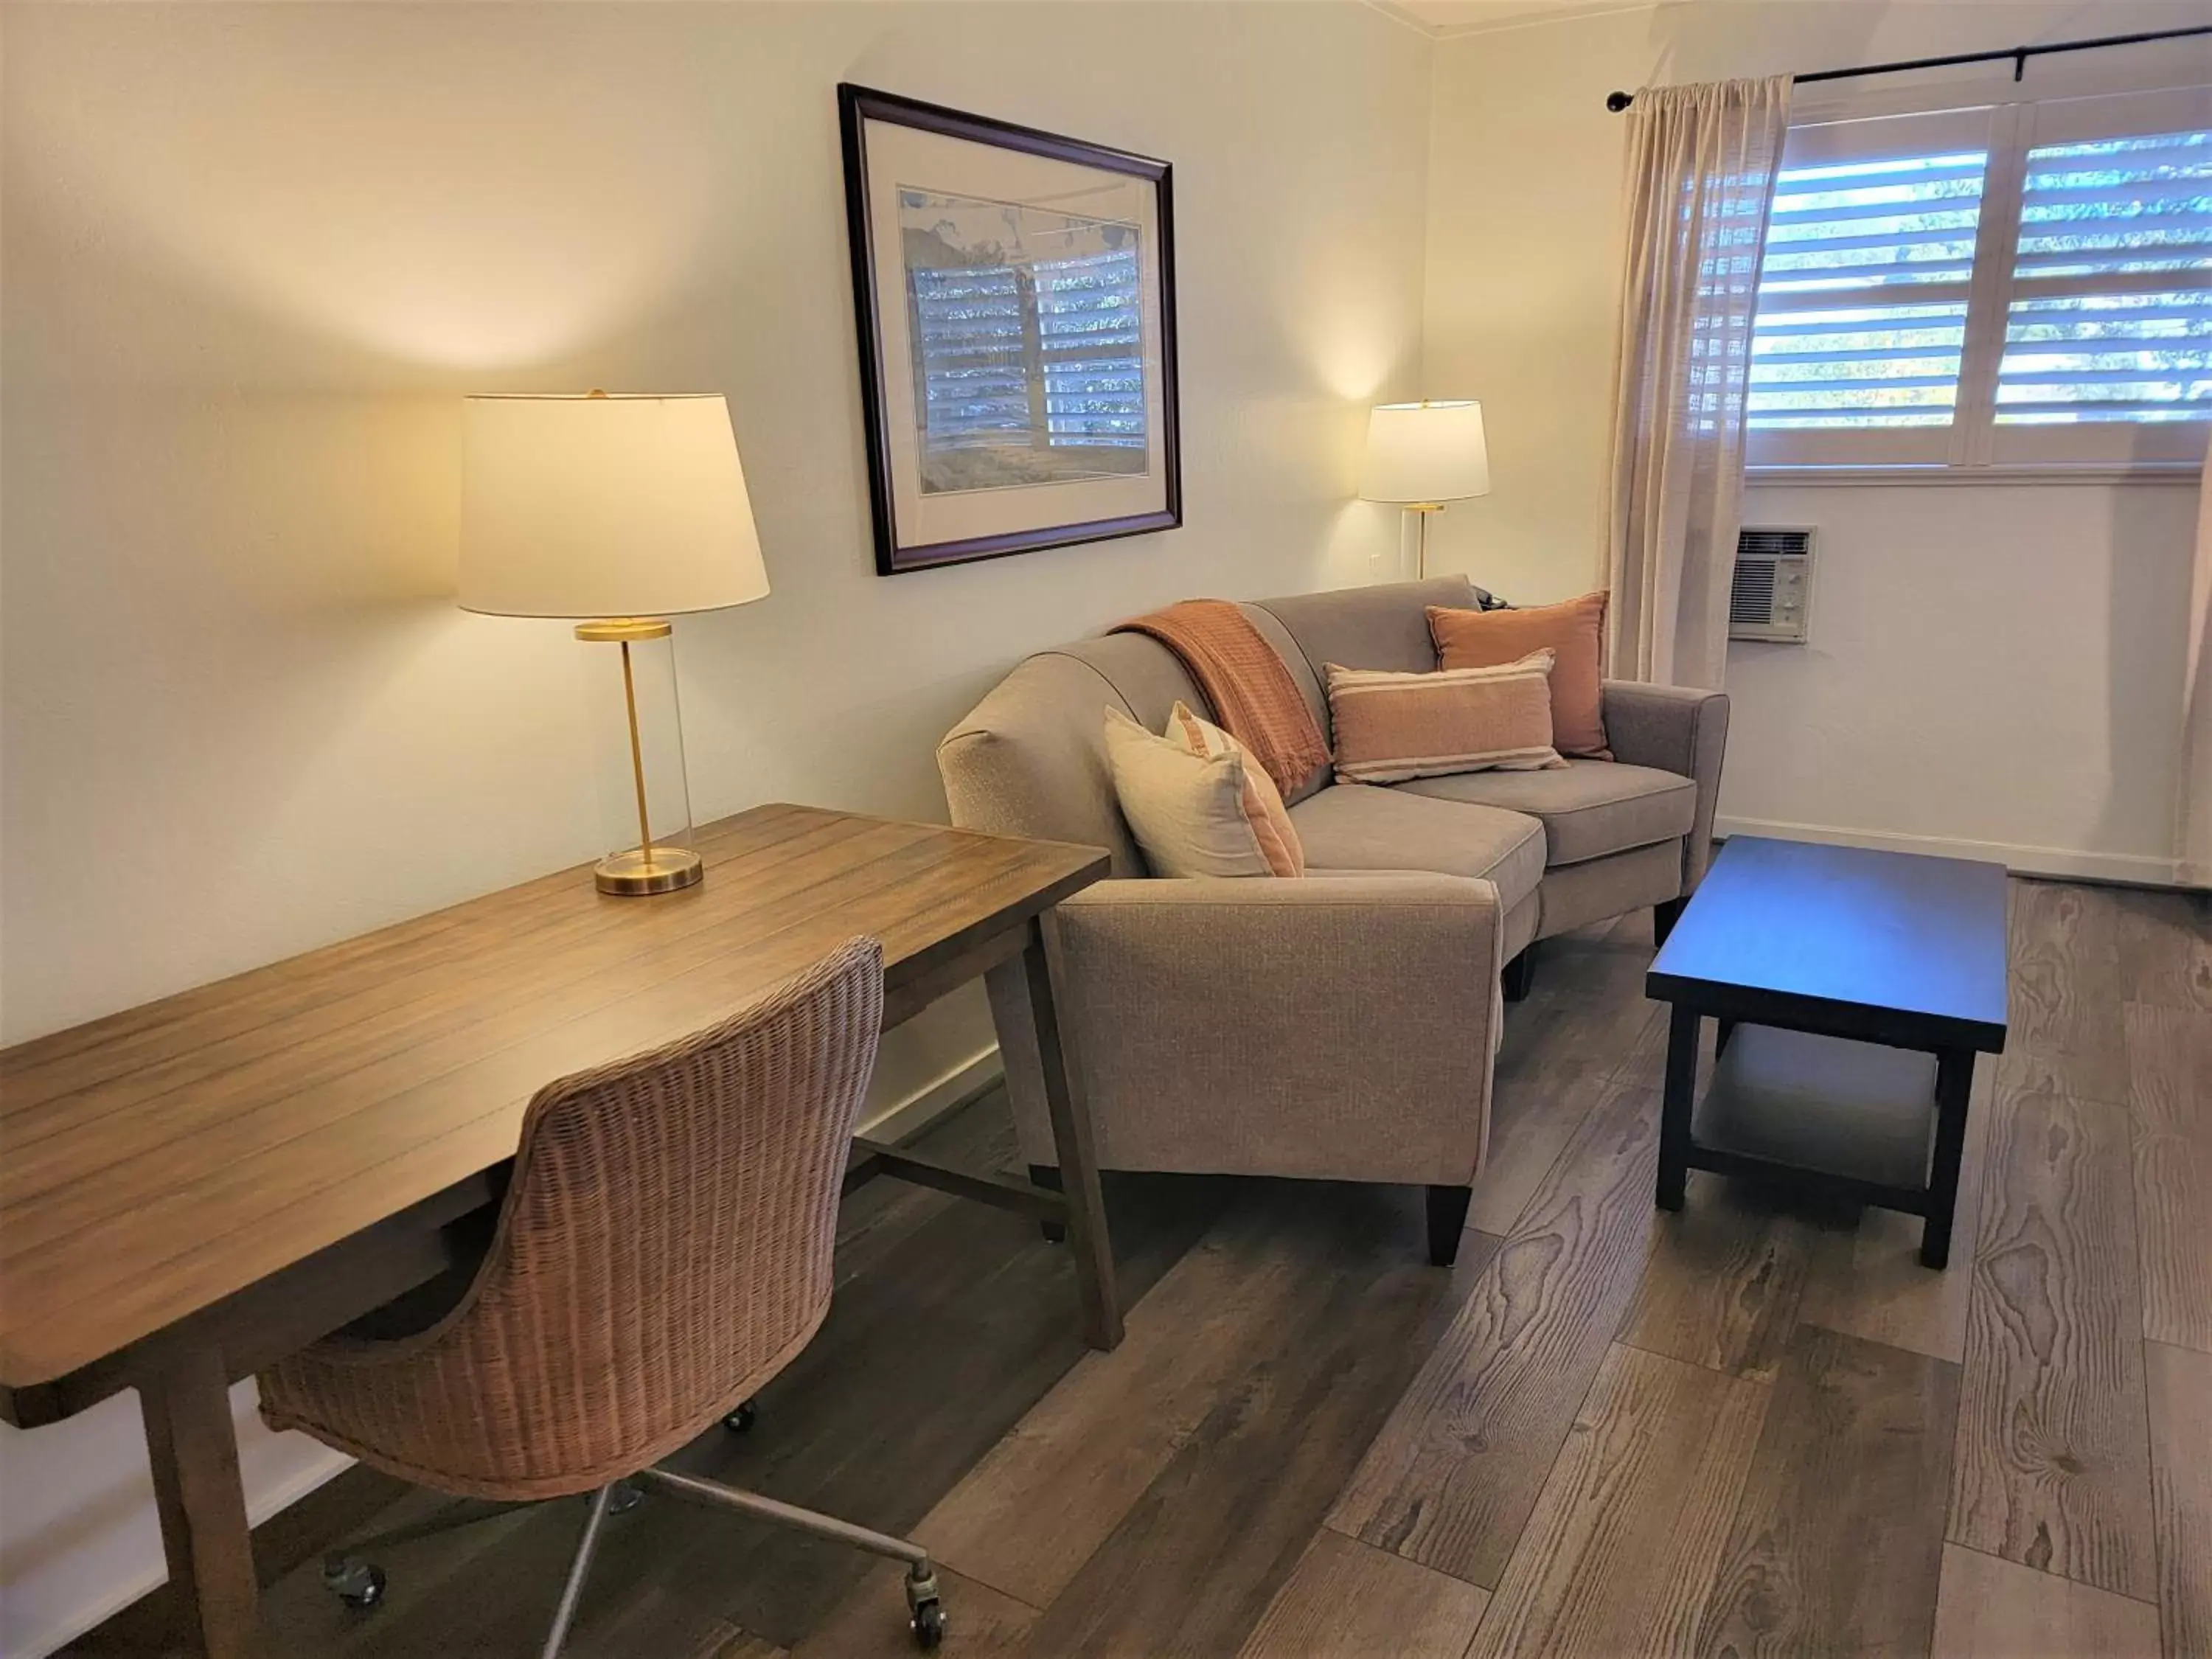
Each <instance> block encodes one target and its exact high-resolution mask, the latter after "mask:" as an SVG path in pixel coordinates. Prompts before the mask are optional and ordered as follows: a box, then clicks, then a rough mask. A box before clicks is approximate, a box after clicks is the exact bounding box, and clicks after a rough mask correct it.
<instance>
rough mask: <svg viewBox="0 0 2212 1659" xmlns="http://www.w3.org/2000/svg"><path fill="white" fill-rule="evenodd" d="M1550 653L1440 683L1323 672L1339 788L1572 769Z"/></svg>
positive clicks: (1455, 672) (1451, 671) (1444, 672)
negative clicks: (1556, 717) (1559, 737)
mask: <svg viewBox="0 0 2212 1659" xmlns="http://www.w3.org/2000/svg"><path fill="white" fill-rule="evenodd" d="M1552 663H1553V652H1552V651H1551V650H1550V649H1548V648H1547V649H1545V650H1542V651H1533V652H1531V653H1528V655H1527V656H1525V657H1523V658H1522V659H1520V660H1519V661H1518V662H1510V663H1501V664H1499V665H1498V666H1497V667H1494V668H1446V669H1440V670H1438V671H1437V672H1435V673H1433V674H1399V673H1392V672H1389V671H1384V670H1381V669H1368V668H1341V667H1339V666H1338V665H1336V664H1334V663H1328V664H1327V665H1325V669H1326V672H1327V675H1328V712H1329V718H1330V720H1331V721H1332V722H1333V723H1334V726H1335V727H1336V776H1337V781H1339V782H1340V783H1400V782H1402V781H1405V780H1406V779H1407V778H1430V777H1436V776H1437V775H1441V774H1443V773H1446V772H1486V771H1492V770H1495V771H1501V772H1533V771H1536V770H1538V769H1544V768H1549V767H1557V766H1565V764H1566V762H1565V761H1564V760H1562V759H1560V758H1559V750H1556V749H1554V748H1553V746H1552Z"/></svg>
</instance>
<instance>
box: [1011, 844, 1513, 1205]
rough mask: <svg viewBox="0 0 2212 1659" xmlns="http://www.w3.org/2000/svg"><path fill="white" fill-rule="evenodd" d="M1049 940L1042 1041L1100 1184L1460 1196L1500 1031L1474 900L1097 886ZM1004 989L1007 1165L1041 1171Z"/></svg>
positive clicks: (1407, 884)
mask: <svg viewBox="0 0 2212 1659" xmlns="http://www.w3.org/2000/svg"><path fill="white" fill-rule="evenodd" d="M1055 926H1056V927H1057V929H1058V933H1059V950H1058V952H1057V967H1058V975H1059V982H1058V986H1057V989H1058V995H1059V998H1060V1005H1061V1006H1060V1015H1061V1029H1062V1031H1063V1032H1064V1033H1065V1034H1066V1036H1067V1037H1068V1039H1069V1041H1070V1042H1071V1044H1072V1047H1073V1055H1072V1059H1073V1060H1074V1062H1075V1063H1076V1064H1077V1065H1078V1066H1080V1068H1081V1073H1082V1076H1083V1079H1084V1085H1085V1091H1086V1094H1087V1096H1088V1098H1089V1101H1090V1105H1091V1119H1092V1123H1093V1127H1094V1129H1095V1132H1096V1134H1097V1142H1098V1150H1099V1161H1100V1163H1101V1164H1102V1166H1103V1167H1105V1168H1108V1169H1137V1170H1192V1171H1209V1172H1218V1173H1240V1174H1258V1175H1277V1176H1318V1177H1325V1178H1332V1179H1338V1180H1350V1181H1388V1182H1422V1183H1426V1184H1431V1185H1464V1184H1465V1183H1466V1182H1468V1181H1470V1180H1472V1179H1473V1177H1474V1170H1475V1169H1476V1167H1477V1165H1478V1164H1479V1163H1480V1159H1481V1157H1482V1152H1483V1146H1484V1141H1485V1138H1486V1134H1487V1131H1488V1125H1489V1115H1490V1075H1491V1056H1492V1050H1493V1048H1494V1046H1495V1043H1494V1036H1495V1033H1496V1031H1497V1029H1498V1027H1497V1020H1498V1012H1497V995H1498V970H1499V967H1500V965H1501V963H1500V949H1501V941H1502V939H1503V918H1502V915H1501V913H1500V908H1499V905H1498V890H1497V888H1496V887H1495V886H1493V885H1492V884H1491V883H1489V882H1487V881H1479V880H1474V879H1471V878H1465V877H1455V876H1431V875H1421V874H1416V873H1412V872H1377V873H1374V874H1357V875H1334V874H1333V875H1325V876H1308V877H1304V878H1297V879H1292V880H1279V881H1278V880H1249V881H1224V880H1205V879H1200V880H1136V881H1104V882H1101V883H1099V884H1097V885H1096V886H1093V887H1090V888H1086V889H1085V890H1083V891H1082V892H1080V893H1079V894H1077V895H1075V896H1073V898H1071V899H1069V900H1067V901H1066V902H1065V903H1063V904H1062V905H1061V906H1060V910H1059V913H1058V916H1057V921H1056V923H1055ZM1013 988H1014V987H1013V986H1012V982H1011V976H1001V977H1000V979H999V980H996V981H994V984H993V993H994V994H993V1006H994V1013H996V1014H997V1015H998V1017H999V1027H1000V1043H1001V1046H1002V1048H1004V1050H1005V1052H1006V1066H1007V1073H1008V1077H1009V1080H1010V1083H1011V1084H1012V1093H1013V1096H1014V1100H1015V1105H1016V1109H1017V1115H1018V1118H1019V1119H1020V1120H1022V1124H1021V1127H1022V1140H1023V1146H1024V1151H1025V1152H1026V1153H1027V1154H1028V1155H1029V1157H1030V1161H1032V1162H1037V1163H1044V1162H1050V1161H1052V1160H1051V1159H1050V1158H1049V1156H1048V1155H1046V1149H1048V1146H1049V1140H1048V1137H1047V1136H1046V1135H1045V1133H1044V1131H1043V1127H1042V1103H1041V1101H1040V1100H1038V1099H1037V1097H1036V1091H1035V1086H1034V1070H1035V1064H1036V1059H1035V1056H1036V1050H1035V1046H1034V1042H1033V1041H1032V1040H1030V1033H1029V1032H1028V1031H1027V1030H1024V1029H1023V1027H1024V1025H1025V1024H1026V1022H1025V1020H1024V1019H1023V1018H1022V1017H1021V1016H1022V1014H1023V1013H1024V1012H1025V1009H1017V1008H1013V1007H1010V1006H1007V1003H1008V996H1007V993H1009V992H1010V991H1012V989H1013ZM1024 1073H1028V1076H1026V1077H1025V1076H1024ZM1025 1096H1026V1097H1028V1098H1027V1099H1025V1098H1024V1097H1025Z"/></svg>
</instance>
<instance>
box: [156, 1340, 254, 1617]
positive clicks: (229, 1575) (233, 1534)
mask: <svg viewBox="0 0 2212 1659" xmlns="http://www.w3.org/2000/svg"><path fill="white" fill-rule="evenodd" d="M138 1403H139V1410H140V1412H141V1413H142V1414H143V1416H144V1419H145V1423H146V1450H147V1453H148V1455H149V1456H150V1457H151V1458H152V1460H153V1465H154V1502H155V1508H156V1509H157V1510H160V1512H161V1549H162V1553H164V1554H165V1555H166V1556H167V1558H168V1563H169V1581H170V1583H173V1584H174V1585H176V1587H177V1589H178V1590H179V1593H180V1595H182V1597H183V1601H184V1605H185V1608H186V1615H185V1616H186V1620H187V1623H188V1626H189V1628H190V1632H191V1635H192V1636H194V1637H196V1638H197V1649H198V1650H199V1651H200V1652H202V1653H204V1654H205V1655H206V1656H207V1659H243V1656H246V1655H248V1654H251V1653H252V1652H253V1651H254V1650H255V1638H254V1627H255V1622H256V1618H257V1611H256V1607H255V1602H256V1601H257V1599H258V1588H257V1585H256V1583H255V1580H254V1575H253V1534H252V1528H250V1527H249V1526H248V1525H247V1523H246V1489H245V1487H244V1486H241V1485H240V1481H239V1475H238V1436H237V1431H235V1430H234V1428H233V1427H232V1425H231V1420H230V1379H229V1377H228V1374H227V1372H226V1369H225V1367H224V1365H223V1363H222V1352H221V1351H220V1350H219V1349H217V1348H216V1347H214V1346H196V1347H189V1348H178V1349H176V1350H173V1352H170V1353H169V1354H168V1355H167V1356H166V1357H165V1358H164V1360H163V1363H162V1365H161V1370H160V1371H159V1372H158V1373H157V1374H155V1375H152V1376H143V1377H142V1378H140V1379H139V1383H138Z"/></svg>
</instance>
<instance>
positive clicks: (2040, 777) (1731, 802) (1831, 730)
mask: <svg viewBox="0 0 2212 1659" xmlns="http://www.w3.org/2000/svg"><path fill="white" fill-rule="evenodd" d="M2202 22H2212V0H2149V3H2142V0H2093V3H2072V4H2012V3H2006V0H1991V3H1980V4H1972V5H1967V4H1927V3H1884V0H1848V3H1836V0H1790V3H1786V4H1785V3H1776V0H1770V3H1764V4H1741V3H1729V0H1699V3H1697V4H1695V5H1660V6H1646V7H1641V8H1636V9H1624V10H1621V11H1618V12H1614V13H1610V14H1607V15H1598V16H1585V17H1581V18H1577V19H1574V20H1571V21H1559V22H1554V23H1546V24H1536V25H1532V26H1528V27H1517V28H1509V29H1498V30H1492V31H1488V32H1484V33H1473V34H1463V35H1460V36H1456V37H1455V38H1450V39H1448V40H1444V41H1443V42H1441V43H1440V44H1439V46H1438V49H1437V76H1436V85H1435V89H1434V93H1433V99H1434V113H1433V118H1432V119H1433V130H1434V135H1435V136H1434V142H1433V143H1432V146H1431V154H1430V172H1429V198H1430V219H1429V245H1428V281H1427V290H1426V292H1427V300H1426V305H1427V319H1428V320H1427V329H1426V334H1425V363H1424V390H1425V392H1426V393H1427V394H1428V395H1430V396H1432V397H1479V398H1482V399H1483V403H1484V412H1485V415H1486V417H1487V425H1488V429H1489V441H1490V453H1491V467H1492V480H1493V483H1492V491H1493V493H1492V495H1489V496H1488V497H1486V498H1485V499H1483V500H1480V501H1468V502H1464V503H1462V504H1460V505H1458V506H1455V507H1453V508H1452V509H1451V511H1449V513H1445V514H1443V517H1442V519H1441V520H1440V521H1439V522H1438V524H1437V526H1436V527H1435V530H1434V531H1433V532H1432V534H1431V544H1430V561H1431V565H1432V566H1434V567H1436V568H1443V569H1455V568H1456V569H1464V570H1467V571H1468V572H1469V573H1470V574H1473V575H1474V578H1475V580H1478V581H1480V582H1481V583H1483V584H1484V585H1485V586H1489V587H1492V588H1494V589H1496V590H1497V591H1498V592H1501V593H1503V594H1504V595H1505V596H1507V597H1508V598H1510V599H1522V600H1542V599H1557V598H1563V597H1565V596H1567V595H1570V594H1573V593H1577V592H1583V591H1585V590H1587V589H1589V588H1590V587H1593V586H1600V585H1601V584H1602V581H1603V539H1602V521H1603V513H1604V500H1605V470H1606V464H1607V445H1608V442H1609V435H1610V421H1611V405H1610V399H1611V374H1612V366H1613V333H1614V322H1615V317H1616V315H1617V308H1618V281H1619V255H1618V242H1617V236H1618V215H1619V205H1620V159H1621V118H1620V117H1619V116H1616V115H1613V114H1610V113H1608V112H1607V110H1606V109H1605V106H1604V97H1605V94H1607V92H1608V91H1610V90H1612V89H1613V88H1616V87H1620V88H1628V89H1631V90H1632V89H1634V88H1637V87H1638V86H1642V85H1644V84H1646V83H1649V82H1688V81H1705V80H1712V79H1717V78H1720V77H1723V76H1748V75H1766V74H1774V73H1779V72H1782V71H1784V70H1815V69H1823V68H1829V67H1835V66H1840V65H1844V64H1854V63H1870V62H1880V61H1883V60H1886V59H1894V58H1917V57H1922V56H1931V55H1936V54H1940V53H1945V52H1966V51H1974V50H1979V49H1986V48H1989V47H1992V46H2013V45H2015V44H2018V43H2020V42H2021V41H2037V40H2066V39H2069V38H2078V37H2081V36H2084V35H2098V34H2110V33H2124V32H2129V31H2132V30H2136V29H2153V28H2161V27H2181V26H2184V25H2186V24H2190V23H2202ZM2185 50H2189V49H2188V48H2185V47H2181V46H2175V45H2173V44H2172V43H2168V44H2167V45H2165V46H2148V47H2139V48H2132V49H2130V51H2128V52H2107V53H2098V54H2092V55H2087V56H2084V57H2082V58H2063V59H2062V58H2045V59H2042V60H2039V61H2038V62H2036V63H2034V64H2031V66H2030V68H2029V70H2028V75H2029V77H2030V82H2031V84H2034V85H2039V86H2045V87H2050V88H2054V89H2055V88H2057V86H2058V85H2059V84H2060V83H2061V82H2062V81H2063V79H2064V78H2065V77H2066V76H2071V75H2079V74H2081V73H2085V72H2088V71H2087V70H2086V66H2087V65H2090V64H2094V65H2095V66H2096V67H2095V70H2094V71H2093V73H2094V74H2096V75H2097V76H2128V75H2130V74H2133V73H2153V72H2157V71H2159V70H2160V69H2161V67H2162V66H2164V67H2170V65H2171V63H2172V54H2174V53H2177V52H2183V51H2185ZM2010 74H2011V67H2010V65H2009V64H2005V65H2000V66H1997V67H1996V68H1994V69H1980V70H1968V71H1959V70H1952V71H1948V72H1946V73H1945V74H1943V75H1923V76H1920V77H1917V78H1918V79H1920V80H1921V81H1922V82H1923V83H1933V82H1941V83H1942V84H1945V85H1949V86H1954V87H1956V88H1961V89H1962V90H1961V92H1960V95H1959V97H1958V98H1957V99H1956V100H1955V101H1957V102H1960V103H1966V102H1972V100H1973V93H1972V88H1974V87H1976V86H1988V85H1990V84H1992V83H1993V82H1992V80H1991V77H1994V83H1995V84H2002V83H2004V82H2006V81H2008V78H2009V76H2010ZM1859 84H1861V85H1866V86H1873V85H1877V84H1878V85H1881V87H1882V88H1884V89H1885V91H1889V90H1893V89H1894V88H1897V87H1898V86H1899V84H1900V82H1898V81H1894V80H1892V81H1887V82H1880V83H1876V82H1864V83H1859ZM1803 90H1804V91H1805V92H1807V93H1810V92H1811V91H1812V89H1811V88H1806V89H1803ZM1744 513H1745V518H1746V520H1747V522H1753V523H1771V524H1812V525H1816V526H1819V527H1820V563H1819V570H1818V574H1817V580H1816V588H1815V593H1814V622H1813V629H1814V640H1813V642H1812V644H1811V645H1809V646H1807V647H1777V646H1744V645H1738V646H1736V647H1733V648H1732V649H1731V651H1730V653H1729V690H1731V692H1732V693H1733V694H1734V707H1733V711H1732V712H1733V723H1732V726H1731V729H1730V736H1729V762H1728V769H1727V773H1726V776H1725V780H1724V782H1723V791H1722V812H1723V826H1722V827H1723V829H1729V828H1731V827H1733V828H1739V829H1765V828H1770V827H1777V826H1785V825H1786V826H1789V829H1787V831H1786V833H1791V834H1796V835H1808V834H1817V833H1827V834H1834V835H1838V836H1844V837H1847V838H1849V839H1853V840H1858V841H1863V842H1872V843H1875V844H1889V845H1897V846H1900V847H1905V848H1924V849H1926V850H1947V849H1946V847H1945V845H1944V844H1946V843H1948V850H1954V851H1958V852H1960V853H1963V854H1968V855H1972V856H1982V857H1988V858H1996V859H2003V860H2008V861H2009V862H2011V863H2013V864H2014V865H2015V866H2018V867H2021V868H2027V869H2038V870H2046V871H2055V872H2075V873H2082V874H2093V875H2104V876H2112V877H2118V878H2133V879H2165V878H2167V877H2169V876H2170V875H2171V873H2172V856H2173V852H2174V848H2173V843H2172V836H2173V828H2172V822H2173V820H2172V811H2173V808H2172V801H2173V792H2174V788H2175V782H2176V766H2175V757H2176V756H2177V754H2178V752H2179V741H2180V739H2179V720H2180V707H2181V692H2180V679H2181V672H2182V667H2181V664H2182V627H2181V617H2182V613H2183V610H2184V606H2185V601H2186V599H2187V595H2188V581H2189V578H2188V561H2189V549H2190V544H2191V533H2192V526H2193V523H2194V519H2195V513H2196V491H2195V490H2194V489H2193V488H2189V487H2174V486H2172V485H2141V484H2130V485H2126V486H2120V487H2111V486H2107V487H2093V486H2091V487H2083V486H2075V487H2068V488H2051V487H2047V486H2033V487H2029V486H2018V485H2015V486H2008V487H1991V488H1983V487H1976V488H1960V487H1952V486H1929V487H1916V488H1902V487H1895V486H1886V487H1878V488H1866V487H1854V488H1841V487H1830V488H1791V489H1771V488H1759V489H1753V490H1751V491H1750V492H1749V493H1748V495H1747V500H1746V502H1745V507H1744Z"/></svg>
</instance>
